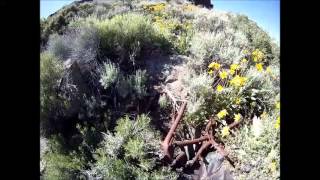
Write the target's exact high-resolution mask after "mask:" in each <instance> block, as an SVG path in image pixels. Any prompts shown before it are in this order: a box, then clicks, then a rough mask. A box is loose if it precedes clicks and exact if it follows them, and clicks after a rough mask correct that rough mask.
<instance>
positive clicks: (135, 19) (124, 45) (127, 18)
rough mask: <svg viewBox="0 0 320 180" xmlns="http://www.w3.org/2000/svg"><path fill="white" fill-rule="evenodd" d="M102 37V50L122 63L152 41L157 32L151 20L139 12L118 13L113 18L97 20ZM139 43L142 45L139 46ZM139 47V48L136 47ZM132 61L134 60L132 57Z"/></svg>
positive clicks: (96, 24)
mask: <svg viewBox="0 0 320 180" xmlns="http://www.w3.org/2000/svg"><path fill="white" fill-rule="evenodd" d="M95 26H96V27H97V28H98V31H99V35H100V39H101V48H102V49H101V51H102V52H103V54H105V55H107V56H108V57H117V58H120V61H119V62H120V63H122V62H123V61H125V60H127V59H130V58H129V57H130V55H132V54H135V53H136V55H135V56H136V57H139V53H138V52H140V50H141V49H142V48H144V47H146V46H148V44H150V43H151V42H152V40H153V39H154V37H153V36H155V35H156V34H155V33H154V30H153V28H152V25H151V23H150V21H149V20H148V19H147V18H146V17H144V16H142V15H138V14H132V13H131V14H124V15H117V16H115V17H113V18H112V19H110V20H109V19H106V20H101V21H95ZM137 44H140V46H138V47H137ZM135 47H137V48H138V49H135ZM130 61H131V63H134V60H133V59H132V58H131V59H130Z"/></svg>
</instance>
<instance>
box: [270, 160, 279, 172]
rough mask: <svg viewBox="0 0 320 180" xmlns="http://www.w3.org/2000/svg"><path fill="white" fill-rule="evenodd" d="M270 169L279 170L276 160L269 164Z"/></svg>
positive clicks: (272, 170)
mask: <svg viewBox="0 0 320 180" xmlns="http://www.w3.org/2000/svg"><path fill="white" fill-rule="evenodd" d="M269 169H270V171H271V172H275V171H276V170H277V164H276V162H275V161H272V162H271V163H270V165H269Z"/></svg>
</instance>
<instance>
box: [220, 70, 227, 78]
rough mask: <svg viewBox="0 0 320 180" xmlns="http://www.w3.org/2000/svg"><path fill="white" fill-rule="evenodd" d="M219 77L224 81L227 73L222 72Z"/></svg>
mask: <svg viewBox="0 0 320 180" xmlns="http://www.w3.org/2000/svg"><path fill="white" fill-rule="evenodd" d="M219 76H220V78H221V79H225V78H227V77H228V72H227V71H224V70H223V71H221V72H220V73H219Z"/></svg>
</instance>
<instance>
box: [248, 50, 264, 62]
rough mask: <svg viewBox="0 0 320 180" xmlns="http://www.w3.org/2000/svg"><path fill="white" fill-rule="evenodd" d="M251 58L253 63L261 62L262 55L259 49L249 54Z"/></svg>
mask: <svg viewBox="0 0 320 180" xmlns="http://www.w3.org/2000/svg"><path fill="white" fill-rule="evenodd" d="M251 57H252V59H253V61H254V62H260V61H262V60H263V58H264V54H263V52H261V51H260V50H259V49H256V50H254V51H253V52H252V53H251Z"/></svg>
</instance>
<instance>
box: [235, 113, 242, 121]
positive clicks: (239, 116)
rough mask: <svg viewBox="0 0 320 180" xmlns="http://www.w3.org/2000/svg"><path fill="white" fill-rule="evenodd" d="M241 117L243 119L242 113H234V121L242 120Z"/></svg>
mask: <svg viewBox="0 0 320 180" xmlns="http://www.w3.org/2000/svg"><path fill="white" fill-rule="evenodd" d="M240 119H241V114H240V113H238V114H236V115H234V121H235V122H240Z"/></svg>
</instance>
